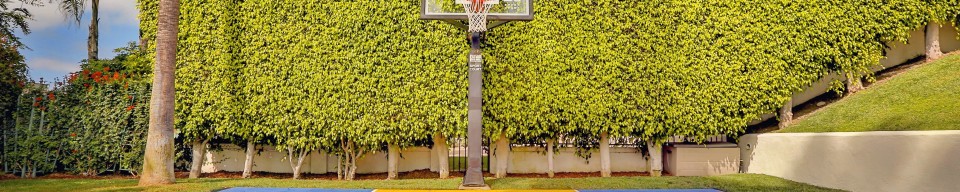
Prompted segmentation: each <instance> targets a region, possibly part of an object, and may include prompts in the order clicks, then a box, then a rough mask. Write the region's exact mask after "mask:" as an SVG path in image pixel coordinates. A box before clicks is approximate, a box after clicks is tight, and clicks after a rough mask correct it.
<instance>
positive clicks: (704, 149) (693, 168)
mask: <svg viewBox="0 0 960 192" xmlns="http://www.w3.org/2000/svg"><path fill="white" fill-rule="evenodd" d="M663 156H664V170H666V171H667V172H669V173H670V174H673V175H674V176H713V175H725V174H736V173H738V172H739V171H740V149H739V148H737V146H736V144H719V145H689V144H679V145H671V146H667V147H665V148H664V155H663Z"/></svg>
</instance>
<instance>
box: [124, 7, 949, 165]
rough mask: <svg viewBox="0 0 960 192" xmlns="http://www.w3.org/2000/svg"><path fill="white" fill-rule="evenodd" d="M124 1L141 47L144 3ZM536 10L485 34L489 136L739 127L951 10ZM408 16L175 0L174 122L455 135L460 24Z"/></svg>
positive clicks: (393, 138)
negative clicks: (135, 8)
mask: <svg viewBox="0 0 960 192" xmlns="http://www.w3.org/2000/svg"><path fill="white" fill-rule="evenodd" d="M139 8H140V9H141V12H140V18H141V22H140V23H141V30H142V31H143V38H144V39H146V40H148V42H147V43H146V47H147V50H153V47H155V44H154V43H153V42H152V41H149V40H152V39H154V38H155V37H156V25H155V23H157V22H156V14H157V4H156V2H155V1H139ZM535 10H536V13H537V15H536V17H535V20H534V21H530V22H513V23H510V24H507V25H505V26H502V27H499V28H496V29H493V30H492V31H490V32H488V34H486V36H487V41H486V43H485V47H486V48H485V49H486V53H485V58H486V64H485V65H486V66H487V67H486V68H485V73H486V75H485V76H484V81H485V84H484V86H485V87H484V95H483V96H484V101H485V104H484V109H483V110H484V114H485V118H484V122H483V123H484V127H485V134H486V135H487V136H488V137H498V136H500V135H502V134H505V135H507V136H508V137H509V138H511V139H514V140H517V141H520V142H534V143H536V142H543V140H545V139H552V138H558V137H560V136H564V137H568V138H574V139H580V140H584V141H589V140H596V139H597V138H598V137H599V135H600V133H604V132H606V133H610V134H611V135H612V136H614V137H632V138H638V139H639V140H641V141H654V142H659V141H661V140H663V139H664V138H666V137H668V136H674V135H676V136H687V137H688V138H693V139H696V140H703V139H705V138H706V137H707V136H709V135H717V134H721V135H736V134H740V133H743V132H744V129H745V127H746V124H747V123H748V122H749V121H751V120H754V119H756V118H758V117H759V116H760V115H762V114H767V113H772V112H774V111H775V110H776V109H777V108H779V107H780V106H782V105H783V103H784V102H786V101H787V100H788V99H789V98H790V96H791V95H792V94H793V93H795V92H798V91H801V90H802V89H803V88H804V87H806V86H809V85H810V84H812V83H813V82H814V81H816V80H818V79H820V78H821V77H823V76H824V75H826V74H828V73H831V72H836V73H842V74H848V76H850V77H860V76H869V75H870V74H869V73H868V72H869V70H868V69H869V68H870V67H875V66H876V65H878V63H879V60H880V59H881V58H882V57H883V55H884V48H885V45H886V44H885V43H887V42H890V41H906V39H907V38H908V35H909V32H910V31H912V30H916V29H918V28H920V27H921V26H923V25H925V24H927V23H928V22H931V21H938V22H941V23H946V22H956V19H957V13H958V10H960V2H958V1H956V0H944V1H934V0H929V1H923V0H898V1H884V0H842V1H828V0H811V1H794V0H774V1H751V0H722V1H695V0H651V1H636V2H634V1H618V0H589V1H573V0H544V1H537V4H536V6H535ZM418 14H419V1H336V0H310V1H299V0H297V1H294V0H281V1H213V0H198V1H184V2H183V3H182V6H181V21H180V29H181V33H180V35H179V39H180V41H179V53H178V62H177V74H178V77H177V85H176V86H177V94H178V102H177V119H178V121H177V123H178V128H179V129H180V134H181V135H183V136H185V137H189V138H196V139H209V138H232V139H235V140H239V141H250V140H253V141H255V142H258V143H268V144H274V145H276V146H278V147H279V148H281V149H289V150H295V151H313V150H323V151H327V152H330V153H334V154H340V155H343V154H348V155H349V154H350V153H359V154H362V152H358V151H375V150H383V149H384V147H385V145H387V144H395V145H399V146H402V147H409V146H415V145H429V143H425V142H421V141H424V140H428V139H427V138H429V135H431V134H433V133H437V132H440V133H443V134H444V135H446V136H452V137H457V136H462V135H463V133H464V131H465V127H466V126H465V124H466V118H465V117H466V85H467V82H466V78H465V77H466V67H465V65H464V63H465V62H466V54H467V51H468V46H467V44H465V43H464V42H465V40H464V39H465V36H466V34H465V32H463V31H461V30H459V29H457V28H455V27H453V26H450V25H448V24H446V23H444V22H440V21H424V20H419V19H418V18H419V16H418ZM911 43H921V42H911Z"/></svg>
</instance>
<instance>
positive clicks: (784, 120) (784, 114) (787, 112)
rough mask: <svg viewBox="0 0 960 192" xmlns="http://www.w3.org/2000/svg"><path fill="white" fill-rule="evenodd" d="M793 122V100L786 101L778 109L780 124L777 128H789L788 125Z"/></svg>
mask: <svg viewBox="0 0 960 192" xmlns="http://www.w3.org/2000/svg"><path fill="white" fill-rule="evenodd" d="M792 121H793V98H790V99H788V100H787V102H786V103H784V104H783V107H780V124H779V125H778V126H777V127H778V128H780V129H783V128H787V126H790V123H791V122H792Z"/></svg>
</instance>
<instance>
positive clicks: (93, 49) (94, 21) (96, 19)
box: [87, 0, 100, 61]
mask: <svg viewBox="0 0 960 192" xmlns="http://www.w3.org/2000/svg"><path fill="white" fill-rule="evenodd" d="M91 5H92V6H93V7H92V9H91V11H90V16H91V18H90V35H89V36H88V37H87V59H88V60H90V61H93V60H97V53H98V52H99V49H97V46H98V44H99V41H100V16H98V15H97V14H98V12H100V11H99V10H100V0H93V2H91Z"/></svg>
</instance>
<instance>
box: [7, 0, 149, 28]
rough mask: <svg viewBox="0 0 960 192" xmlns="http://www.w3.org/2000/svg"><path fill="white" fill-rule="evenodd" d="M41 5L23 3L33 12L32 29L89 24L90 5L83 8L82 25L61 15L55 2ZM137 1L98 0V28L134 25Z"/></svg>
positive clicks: (83, 26) (85, 25) (137, 20)
mask: <svg viewBox="0 0 960 192" xmlns="http://www.w3.org/2000/svg"><path fill="white" fill-rule="evenodd" d="M42 2H43V4H44V5H43V6H31V5H23V7H26V8H27V10H29V11H30V14H33V21H30V28H31V29H33V30H44V29H47V28H50V27H56V26H63V25H73V27H80V28H81V29H86V28H87V25H89V22H90V21H89V20H90V19H89V18H90V5H89V3H90V2H89V1H88V2H87V3H88V4H87V5H85V7H86V8H85V10H84V12H83V14H84V17H85V18H84V19H82V20H81V21H82V22H83V24H82V25H77V23H76V22H75V21H74V20H73V18H69V17H66V16H64V15H63V12H62V11H60V9H59V8H58V7H57V6H58V5H57V3H56V2H53V3H51V2H48V1H42ZM138 13H139V10H137V1H136V0H101V1H100V13H99V16H100V26H101V27H100V28H104V25H133V26H136V25H137V23H138V22H139V19H138V18H137V14H138Z"/></svg>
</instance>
